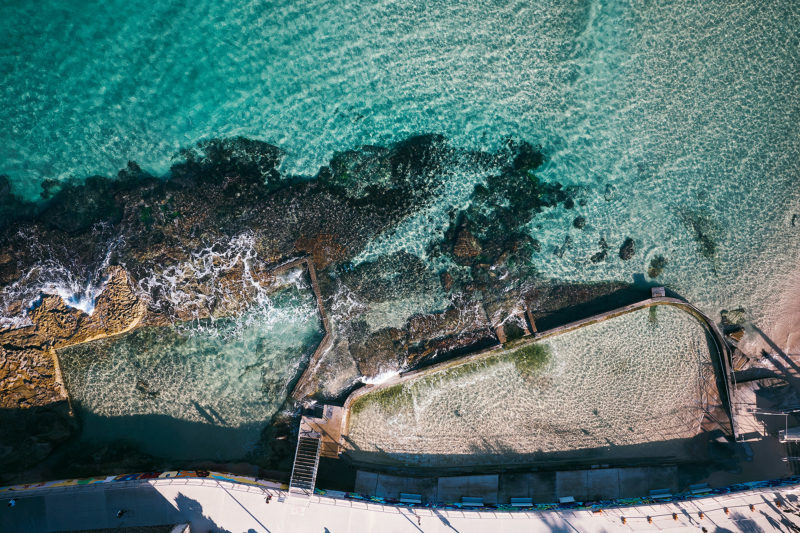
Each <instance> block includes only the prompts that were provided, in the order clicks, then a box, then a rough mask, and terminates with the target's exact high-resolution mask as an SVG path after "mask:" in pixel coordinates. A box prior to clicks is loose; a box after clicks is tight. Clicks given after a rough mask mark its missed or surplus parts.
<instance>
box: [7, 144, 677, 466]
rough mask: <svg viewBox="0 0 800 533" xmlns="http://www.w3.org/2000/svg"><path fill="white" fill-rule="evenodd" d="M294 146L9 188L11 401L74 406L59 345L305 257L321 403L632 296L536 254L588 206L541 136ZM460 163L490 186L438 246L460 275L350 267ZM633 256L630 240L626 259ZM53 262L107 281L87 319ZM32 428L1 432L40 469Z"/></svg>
mask: <svg viewBox="0 0 800 533" xmlns="http://www.w3.org/2000/svg"><path fill="white" fill-rule="evenodd" d="M282 156H283V153H282V152H281V150H280V149H279V148H277V147H275V146H271V145H269V144H266V143H263V142H259V141H252V140H248V139H242V138H237V139H224V140H214V141H208V142H203V143H200V144H198V145H197V146H196V147H194V148H192V149H188V150H185V151H183V152H182V153H181V154H180V162H178V163H176V164H175V165H173V167H172V168H171V170H170V172H169V174H168V176H164V177H155V176H152V175H149V174H147V173H146V172H144V171H142V170H141V169H140V168H139V167H138V166H137V165H136V164H135V163H129V165H128V167H127V168H126V169H124V170H122V171H120V173H119V175H118V176H116V177H115V178H105V177H92V178H89V179H87V180H85V181H83V182H80V183H67V184H56V183H48V184H46V185H45V186H44V187H43V191H42V198H43V201H42V203H40V204H32V203H29V202H25V201H23V200H21V199H19V198H17V197H16V196H15V195H14V194H13V192H12V191H11V190H10V188H9V187H8V186H7V185H6V186H5V187H3V188H2V189H0V286H2V287H3V291H2V297H1V298H0V314H2V315H3V316H4V317H6V319H7V322H8V323H10V324H12V325H11V326H7V327H6V328H5V329H3V330H2V331H0V337H2V338H3V343H2V348H1V349H0V350H2V353H1V354H0V357H2V359H1V360H0V372H2V373H1V374H0V391H2V393H3V394H2V396H0V398H2V405H0V408H2V409H3V410H9V411H8V412H11V410H16V409H20V408H22V409H30V408H34V407H47V406H55V405H65V404H66V402H67V393H66V390H65V389H64V386H63V383H61V382H60V380H59V378H58V370H57V358H56V357H55V356H54V351H55V350H57V349H59V348H63V347H66V346H70V345H74V344H78V343H83V342H90V341H92V340H95V339H99V338H102V337H106V336H111V335H118V334H122V333H124V332H127V331H130V330H131V329H133V328H136V327H142V326H163V325H169V324H173V323H179V322H185V321H196V320H202V319H205V318H208V317H219V316H231V315H234V316H235V315H237V314H239V313H241V312H242V311H243V310H244V309H246V308H247V307H248V306H249V305H251V304H252V302H253V301H254V300H255V299H256V297H257V296H258V294H259V291H263V290H269V287H270V286H271V284H272V282H273V281H274V274H273V270H274V268H275V267H276V266H277V265H280V264H281V263H283V262H285V261H287V260H291V259H294V258H297V257H301V256H306V255H307V256H309V257H310V261H311V262H312V263H313V265H314V267H315V268H316V271H317V276H318V278H319V288H320V291H321V298H322V300H323V301H324V303H325V306H326V308H327V309H328V311H329V314H330V321H331V333H332V339H331V348H330V349H329V350H327V351H326V352H325V354H324V357H322V358H321V360H320V361H319V365H318V367H317V368H316V369H315V370H314V373H313V379H311V380H309V381H308V382H307V383H305V384H304V387H303V390H302V391H301V393H302V394H300V396H311V397H315V398H319V399H324V400H330V399H336V398H342V397H343V396H344V395H345V394H346V392H347V391H348V390H350V389H351V388H352V387H353V385H354V384H355V383H357V382H358V380H359V379H360V378H361V377H363V376H376V375H378V374H380V373H381V372H385V371H392V370H397V369H403V368H411V367H415V366H418V365H420V364H426V362H427V361H430V360H433V359H434V358H441V357H446V356H447V354H452V353H458V352H459V351H463V350H469V349H471V347H475V346H481V345H485V344H486V343H496V342H498V327H502V330H503V333H502V336H503V338H502V339H500V340H507V339H506V338H505V337H506V336H508V337H509V338H510V339H512V340H513V338H516V337H518V336H520V335H521V334H522V332H523V330H524V328H525V327H526V326H525V318H524V314H525V312H526V311H527V312H530V313H531V316H536V317H537V318H538V317H544V316H548V315H551V314H554V313H557V312H559V311H562V312H563V310H565V309H567V310H569V309H572V308H575V307H576V306H580V305H581V304H585V303H586V302H591V301H594V300H597V299H598V298H599V299H602V298H606V297H611V295H614V294H621V293H624V292H625V291H626V290H627V291H630V290H633V289H631V286H630V285H629V284H624V283H607V284H592V285H582V284H569V283H560V282H557V281H551V280H546V279H543V278H541V276H539V275H538V274H537V272H536V271H535V269H534V268H533V267H532V266H531V262H530V257H531V255H532V254H538V253H556V254H558V253H559V250H558V249H556V250H543V249H542V245H541V243H539V242H538V241H537V240H536V239H533V238H531V237H530V236H529V235H528V233H527V232H526V231H525V230H524V227H525V226H526V224H528V223H529V222H530V221H531V220H532V219H533V218H534V217H535V216H536V215H537V214H538V213H540V212H542V211H543V210H546V209H549V208H553V207H556V206H562V207H564V208H567V209H571V208H574V207H575V206H576V204H578V205H580V203H581V194H582V193H581V191H579V190H577V189H573V188H566V187H563V186H561V185H560V184H558V183H547V182H544V181H542V180H540V179H539V178H538V177H537V176H536V174H535V170H536V169H537V168H538V167H539V166H541V164H542V163H543V162H544V159H545V157H544V155H543V154H542V153H541V152H540V151H539V150H538V149H537V148H536V147H534V146H532V145H530V144H528V143H524V142H514V141H511V140H509V141H508V142H507V143H506V144H505V145H504V146H503V148H502V149H500V150H498V151H497V152H494V153H488V152H477V151H469V150H462V149H458V148H454V147H452V146H450V144H449V143H448V142H447V140H446V139H445V138H443V137H440V136H435V135H428V136H421V137H412V138H409V139H407V140H405V141H402V142H399V143H397V144H395V145H392V146H390V147H386V148H383V147H372V146H370V147H362V148H361V149H359V150H352V151H348V152H343V153H339V154H336V155H335V157H334V158H333V159H332V160H331V162H330V164H329V165H328V166H326V167H323V168H322V169H320V171H319V173H318V174H317V175H316V176H314V177H304V176H287V175H283V174H282V173H281V171H280V162H281V158H282ZM454 169H455V170H460V171H463V172H470V173H473V174H474V173H477V174H480V175H484V176H485V179H484V180H483V181H482V182H481V183H480V184H478V185H476V186H475V188H474V191H473V192H472V198H471V201H470V203H469V206H468V207H466V208H463V209H455V208H453V209H451V211H450V224H449V227H447V228H446V229H445V230H444V231H443V233H442V234H441V235H440V236H439V238H437V239H435V240H434V241H433V242H431V243H430V244H429V245H428V252H427V253H428V256H429V257H438V258H440V259H441V261H440V263H441V264H444V265H450V266H449V267H446V268H440V269H434V268H432V267H431V266H430V264H429V263H426V262H423V261H422V260H421V259H419V258H418V257H417V256H415V255H412V254H409V253H406V252H394V253H390V254H386V255H384V256H382V257H380V258H378V259H376V260H373V261H360V262H357V263H354V262H353V260H354V259H355V258H356V256H357V255H358V254H359V253H360V252H361V251H362V250H363V249H364V247H365V245H366V244H367V243H369V242H370V241H372V240H374V239H375V238H376V237H377V236H379V235H381V234H383V233H385V232H387V231H391V230H392V229H393V228H395V227H397V225H398V224H399V223H401V222H402V221H403V220H405V219H406V218H407V217H409V216H410V215H411V214H413V213H414V212H415V211H416V210H418V209H420V207H422V206H425V205H428V204H429V203H430V202H432V201H434V200H435V199H437V198H438V197H439V196H440V194H441V190H440V188H441V186H442V182H443V179H442V175H443V174H444V173H445V172H453V171H454ZM6 184H7V182H6ZM576 220H577V219H576ZM584 224H585V220H582V221H581V223H580V224H578V223H575V224H574V227H572V226H571V227H570V228H566V229H565V231H566V232H569V231H582V228H583V225H584ZM568 241H569V236H567V237H566V240H565V244H564V247H568V246H569V242H568ZM608 247H609V246H608V245H605V247H604V248H603V249H604V250H605V249H608ZM562 252H563V251H562ZM623 252H624V253H623ZM634 253H635V249H634V246H633V241H632V240H631V242H630V243H627V241H626V244H623V246H622V248H621V250H620V257H622V259H623V260H625V259H628V258H630V256H631V255H633V254H634ZM588 259H589V258H587V260H588ZM595 259H596V258H594V257H593V258H591V260H592V261H595ZM597 260H613V258H611V257H609V258H608V259H606V257H605V254H604V256H603V258H601V259H597ZM54 265H55V267H54ZM106 265H107V266H106ZM662 268H663V266H662ZM54 272H55V273H56V274H59V273H63V272H68V273H69V275H70V276H72V277H71V278H70V280H72V281H74V280H75V279H77V280H86V279H90V280H94V282H95V284H96V285H97V287H96V292H97V294H95V296H94V301H93V305H94V309H93V312H92V313H91V314H87V313H84V312H83V311H81V310H79V309H75V308H74V307H69V306H67V305H66V304H65V302H64V299H63V298H62V297H61V296H58V295H55V294H52V291H51V293H48V290H47V289H46V287H48V286H49V287H52V286H53V285H54V284H58V283H59V282H63V281H64V279H63V274H59V275H62V278H61V279H58V278H57V277H56V279H54V278H53V275H54ZM430 295H435V296H436V298H438V302H439V303H438V304H437V305H435V306H434V307H435V309H434V310H433V311H431V312H422V313H420V312H419V311H413V310H412V311H409V312H408V314H407V315H406V316H405V317H401V318H402V321H401V322H400V323H396V324H395V323H392V324H388V323H386V321H385V319H383V318H381V317H382V316H383V315H381V314H380V313H379V312H378V311H376V310H380V309H394V308H395V307H396V305H397V303H398V302H403V301H412V302H413V301H417V300H420V299H422V298H425V297H428V296H430ZM348 302H349V303H348ZM397 312H399V311H397ZM577 312H580V311H577ZM376 317H377V318H376ZM60 409H61V410H60V411H59V413H60V414H61V415H63V414H64V412H67V411H68V407H62V408H60ZM9 416H11V415H9ZM48 416H50V415H48ZM276 423H279V422H278V421H276ZM60 424H62V425H63V426H64V427H65V428H70V427H73V426H74V421H71V420H66V421H63V422H60ZM279 424H280V423H279ZM34 425H36V424H34ZM51 425H52V424H51ZM285 431H286V430H285V429H277V430H276V429H271V430H269V431H268V432H267V433H268V434H270V435H272V436H274V435H276V434H282V433H285ZM23 433H24V432H23ZM56 433H58V435H56V437H57V438H52V439H49V440H48V439H47V438H44V437H43V438H41V439H40V441H41V443H40V444H41V446H39V447H40V448H41V450H40V451H39V452H37V454H36V455H35V457H36V458H40V459H41V458H43V457H46V456H47V455H49V454H50V453H51V452H52V450H53V449H55V448H56V447H57V446H58V445H60V444H61V443H62V442H64V441H65V440H67V439H68V438H69V435H71V430H66V431H61V432H56ZM22 437H24V435H23V436H14V437H13V438H6V439H4V441H3V442H0V450H2V453H0V465H4V466H5V467H6V468H13V469H17V468H18V467H19V466H21V465H29V464H30V461H19V460H18V459H19V453H20V452H19V450H20V449H22V447H24V446H27V445H28V444H30V441H29V440H25V438H27V437H25V438H22ZM25 443H27V444H25ZM32 461H33V459H32ZM33 462H35V461H33ZM26 468H27V466H26Z"/></svg>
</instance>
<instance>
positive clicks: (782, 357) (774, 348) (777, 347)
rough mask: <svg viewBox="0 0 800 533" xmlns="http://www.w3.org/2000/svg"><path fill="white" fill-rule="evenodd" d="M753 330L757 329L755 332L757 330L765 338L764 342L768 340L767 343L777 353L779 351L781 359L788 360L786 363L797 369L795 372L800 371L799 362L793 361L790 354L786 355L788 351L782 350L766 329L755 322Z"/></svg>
mask: <svg viewBox="0 0 800 533" xmlns="http://www.w3.org/2000/svg"><path fill="white" fill-rule="evenodd" d="M753 330H755V332H756V333H758V334H759V335H761V338H762V339H764V342H766V343H767V345H768V346H769V347H770V348H772V349H773V350H774V351H775V353H777V354H778V355H779V356H780V357H781V359H783V360H784V361H786V363H787V364H788V365H789V366H791V367H792V368H793V369H794V370H795V372H798V373H800V366H798V365H797V364H796V363H795V362H794V361H792V358H791V357H789V356H788V355H786V352H784V351H783V350H781V348H780V346H778V345H777V344H775V341H773V340H772V339H771V338H770V337H769V335H767V334H766V333H764V331H762V330H761V328H759V327H758V326H756V325H755V324H753Z"/></svg>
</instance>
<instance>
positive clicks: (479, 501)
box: [461, 496, 483, 507]
mask: <svg viewBox="0 0 800 533" xmlns="http://www.w3.org/2000/svg"><path fill="white" fill-rule="evenodd" d="M461 505H465V506H467V507H483V498H470V497H468V496H464V497H462V498H461Z"/></svg>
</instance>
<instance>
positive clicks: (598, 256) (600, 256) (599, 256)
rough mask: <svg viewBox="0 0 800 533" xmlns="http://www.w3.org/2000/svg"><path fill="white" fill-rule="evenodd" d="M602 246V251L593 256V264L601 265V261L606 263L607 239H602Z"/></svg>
mask: <svg viewBox="0 0 800 533" xmlns="http://www.w3.org/2000/svg"><path fill="white" fill-rule="evenodd" d="M598 244H599V245H600V251H599V252H597V253H596V254H594V255H592V257H591V258H590V260H591V262H592V263H599V262H600V261H605V259H606V256H607V255H608V243H607V242H606V239H605V237H600V241H599V242H598Z"/></svg>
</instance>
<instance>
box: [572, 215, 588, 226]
mask: <svg viewBox="0 0 800 533" xmlns="http://www.w3.org/2000/svg"><path fill="white" fill-rule="evenodd" d="M572 226H573V227H575V228H577V229H583V228H584V226H586V217H583V216H577V217H575V219H574V220H573V221H572Z"/></svg>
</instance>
